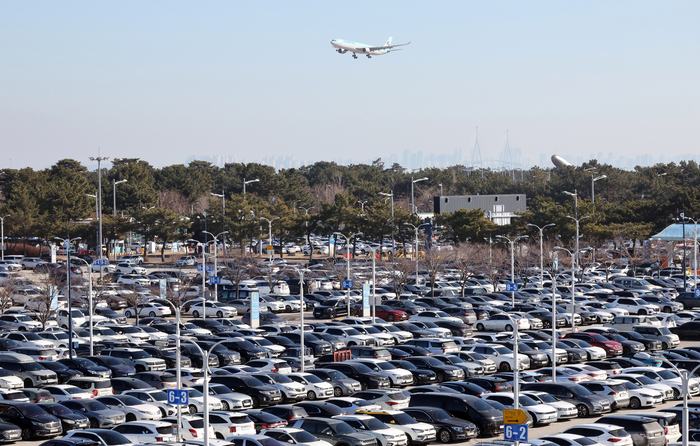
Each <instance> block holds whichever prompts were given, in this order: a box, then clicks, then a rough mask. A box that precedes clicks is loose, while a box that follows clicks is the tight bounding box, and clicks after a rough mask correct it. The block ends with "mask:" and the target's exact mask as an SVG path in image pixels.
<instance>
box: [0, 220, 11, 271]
mask: <svg viewBox="0 0 700 446" xmlns="http://www.w3.org/2000/svg"><path fill="white" fill-rule="evenodd" d="M9 216H10V214H7V215H4V216H2V217H0V252H2V260H5V219H6V218H7V217H9Z"/></svg>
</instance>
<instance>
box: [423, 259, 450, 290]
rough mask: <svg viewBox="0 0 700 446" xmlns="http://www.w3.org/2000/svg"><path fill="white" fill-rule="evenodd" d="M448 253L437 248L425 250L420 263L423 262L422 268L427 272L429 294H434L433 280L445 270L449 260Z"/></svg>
mask: <svg viewBox="0 0 700 446" xmlns="http://www.w3.org/2000/svg"><path fill="white" fill-rule="evenodd" d="M448 255H449V254H448V253H446V252H444V251H439V250H437V249H426V250H425V255H424V256H423V260H422V261H421V263H422V264H423V269H424V270H425V272H426V273H427V274H428V281H430V295H431V296H435V282H436V281H437V279H438V276H439V275H440V274H442V273H443V272H444V271H445V268H446V266H447V263H448V261H449V260H448Z"/></svg>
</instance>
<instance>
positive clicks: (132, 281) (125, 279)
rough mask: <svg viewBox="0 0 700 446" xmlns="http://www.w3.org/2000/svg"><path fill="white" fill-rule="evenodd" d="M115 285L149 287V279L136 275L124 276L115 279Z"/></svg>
mask: <svg viewBox="0 0 700 446" xmlns="http://www.w3.org/2000/svg"><path fill="white" fill-rule="evenodd" d="M117 283H123V284H124V285H141V286H143V287H147V286H150V285H151V279H149V278H148V277H144V276H140V275H138V274H124V275H123V276H120V277H119V278H118V279H117Z"/></svg>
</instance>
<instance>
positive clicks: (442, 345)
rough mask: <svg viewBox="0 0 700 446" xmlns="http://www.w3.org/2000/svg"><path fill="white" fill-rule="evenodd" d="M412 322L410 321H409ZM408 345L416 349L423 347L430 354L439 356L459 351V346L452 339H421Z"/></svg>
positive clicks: (413, 340) (407, 343)
mask: <svg viewBox="0 0 700 446" xmlns="http://www.w3.org/2000/svg"><path fill="white" fill-rule="evenodd" d="M409 322H410V321H409ZM406 345H413V346H416V347H423V348H424V349H426V350H428V351H429V352H430V353H433V354H437V355H446V354H452V353H457V352H458V351H459V346H458V345H457V343H456V342H455V341H453V340H451V339H440V338H421V339H411V340H410V341H408V342H406Z"/></svg>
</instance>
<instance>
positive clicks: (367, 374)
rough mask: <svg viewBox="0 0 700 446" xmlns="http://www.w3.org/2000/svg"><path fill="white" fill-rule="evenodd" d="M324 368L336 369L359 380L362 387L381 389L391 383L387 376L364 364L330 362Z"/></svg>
mask: <svg viewBox="0 0 700 446" xmlns="http://www.w3.org/2000/svg"><path fill="white" fill-rule="evenodd" d="M324 368H326V369H332V370H337V371H339V372H342V373H343V374H344V375H345V376H347V377H348V378H351V379H354V380H356V381H359V382H360V386H361V387H362V388H363V389H382V388H388V387H389V386H390V384H391V381H389V378H387V377H386V376H384V375H383V374H381V373H377V372H373V371H372V370H371V369H370V368H369V367H367V366H366V365H364V364H357V363H353V364H350V363H346V362H331V363H329V364H326V365H325V366H324Z"/></svg>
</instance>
